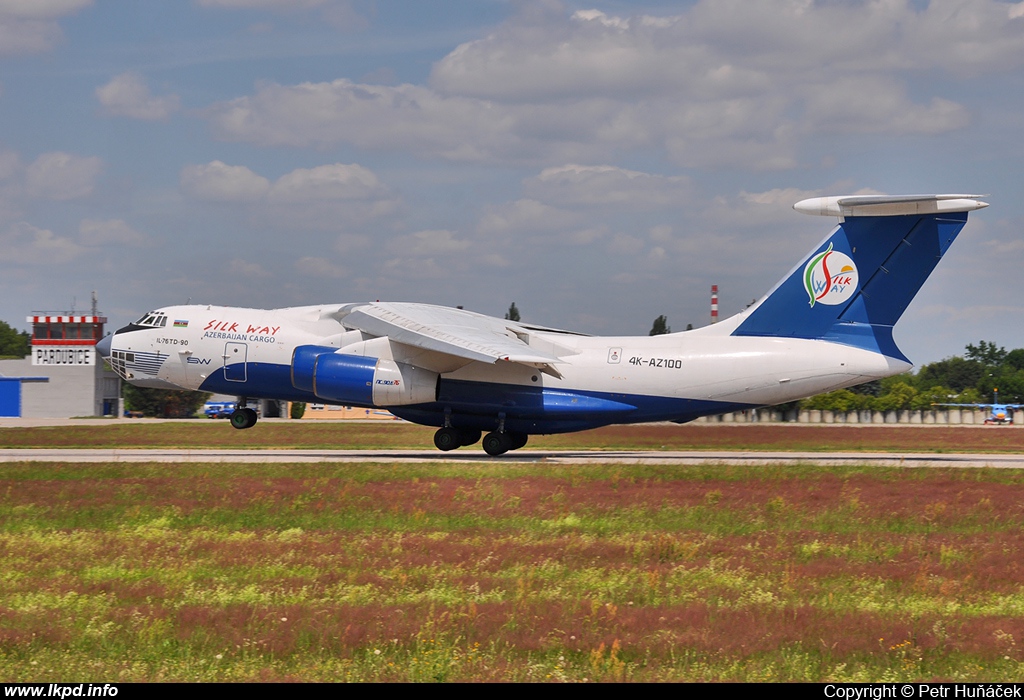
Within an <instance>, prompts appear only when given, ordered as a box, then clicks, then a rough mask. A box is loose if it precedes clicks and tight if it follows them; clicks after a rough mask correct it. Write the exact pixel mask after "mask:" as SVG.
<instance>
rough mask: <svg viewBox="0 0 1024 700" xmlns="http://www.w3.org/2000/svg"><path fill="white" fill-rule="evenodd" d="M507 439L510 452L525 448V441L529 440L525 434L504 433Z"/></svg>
mask: <svg viewBox="0 0 1024 700" xmlns="http://www.w3.org/2000/svg"><path fill="white" fill-rule="evenodd" d="M506 435H508V437H509V441H510V443H511V444H510V446H509V448H508V449H510V450H518V449H519V448H520V447H525V446H526V441H527V440H529V439H530V436H529V435H527V434H526V433H506Z"/></svg>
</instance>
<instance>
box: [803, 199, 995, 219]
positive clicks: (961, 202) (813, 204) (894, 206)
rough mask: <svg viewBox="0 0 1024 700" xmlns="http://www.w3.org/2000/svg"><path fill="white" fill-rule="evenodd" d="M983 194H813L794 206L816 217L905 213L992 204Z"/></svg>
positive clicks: (940, 210)
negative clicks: (833, 195)
mask: <svg viewBox="0 0 1024 700" xmlns="http://www.w3.org/2000/svg"><path fill="white" fill-rule="evenodd" d="M984 196H985V195H981V194H909V195H907V194H905V195H895V196H893V195H874V194H869V195H844V196H840V197H812V198H811V199H804V200H801V201H799V202H797V203H796V204H794V205H793V208H794V209H796V210H797V211H798V212H800V213H801V214H813V215H816V216H843V217H845V216H904V215H907V214H942V213H952V212H964V211H975V210H977V209H984V208H985V207H987V206H988V204H986V203H985V202H981V201H978V200H980V199H981V198H982V197H984Z"/></svg>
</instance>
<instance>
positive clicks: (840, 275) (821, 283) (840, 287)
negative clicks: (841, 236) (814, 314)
mask: <svg viewBox="0 0 1024 700" xmlns="http://www.w3.org/2000/svg"><path fill="white" fill-rule="evenodd" d="M858 280H859V275H858V274H857V265H856V264H855V263H854V262H853V259H852V258H851V257H850V256H849V255H847V254H846V253H840V252H839V251H838V250H832V244H831V243H829V244H828V250H826V251H825V252H823V253H818V254H817V255H815V256H814V257H812V258H811V259H810V261H809V262H808V263H807V266H806V267H805V268H804V289H806V290H807V296H808V297H810V304H811V308H813V307H814V305H815V304H816V303H821V304H827V305H829V306H835V305H836V304H841V303H843V302H844V301H846V300H847V299H849V298H850V297H851V296H853V293H854V292H855V291H856V290H857V281H858Z"/></svg>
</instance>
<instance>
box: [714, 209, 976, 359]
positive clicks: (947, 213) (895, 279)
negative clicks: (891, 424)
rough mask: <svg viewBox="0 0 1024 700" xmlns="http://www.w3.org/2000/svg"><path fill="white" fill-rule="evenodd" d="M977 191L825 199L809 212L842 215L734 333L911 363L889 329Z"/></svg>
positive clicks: (946, 244) (960, 224)
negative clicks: (834, 345) (817, 343)
mask: <svg viewBox="0 0 1024 700" xmlns="http://www.w3.org/2000/svg"><path fill="white" fill-rule="evenodd" d="M977 198H978V195H920V196H918V195H914V196H905V197H889V196H851V197H821V198H816V199H809V200H804V201H802V202H799V203H797V204H796V205H795V207H794V208H795V209H797V210H798V211H802V212H804V213H813V214H824V215H834V216H840V217H843V218H841V220H840V224H839V226H838V227H836V229H835V230H834V231H833V232H832V233H831V234H830V235H829V236H828V238H826V239H825V240H824V241H823V242H822V243H821V244H820V245H819V246H818V247H817V248H815V249H814V250H812V251H811V253H810V254H809V255H808V256H807V257H806V258H804V259H803V260H802V261H801V262H800V263H799V264H798V265H797V266H796V267H795V268H794V269H793V271H792V272H790V274H789V275H787V276H786V277H785V278H783V279H782V281H781V282H779V283H778V284H777V285H776V286H775V288H774V289H773V290H772V291H771V292H769V293H768V295H767V296H766V297H765V298H764V299H763V300H762V301H761V303H760V304H759V305H757V306H756V307H754V308H753V309H752V310H751V311H750V312H749V314H748V315H747V317H746V318H745V319H743V321H742V322H741V323H740V324H739V326H738V327H737V328H736V330H735V331H733V335H752V336H778V337H792V338H811V339H814V338H819V339H822V340H831V341H834V342H838V343H844V344H846V345H854V346H857V347H862V348H865V349H869V350H872V351H875V352H880V353H882V354H884V355H888V356H890V357H894V358H896V359H899V360H905V361H908V360H907V358H906V357H904V356H903V353H901V352H900V350H899V348H897V347H896V344H895V342H894V341H893V339H892V327H893V325H895V323H896V321H898V320H899V318H900V316H902V315H903V312H904V310H906V308H907V306H908V305H909V304H910V302H911V301H912V300H913V298H914V296H915V295H916V294H917V292H918V290H919V289H920V288H921V285H923V284H924V281H925V280H926V279H928V275H930V274H931V272H932V270H934V269H935V265H936V264H937V263H938V262H939V259H940V258H941V257H942V256H943V254H945V252H946V250H948V249H949V246H950V245H951V244H952V243H953V240H954V239H955V238H956V237H957V234H959V233H960V230H961V229H962V228H963V227H964V224H966V223H967V212H968V211H972V210H975V209H980V208H982V207H986V206H988V205H987V204H985V203H984V202H979V201H977Z"/></svg>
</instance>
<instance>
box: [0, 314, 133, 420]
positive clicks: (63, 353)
mask: <svg viewBox="0 0 1024 700" xmlns="http://www.w3.org/2000/svg"><path fill="white" fill-rule="evenodd" d="M26 321H27V322H28V323H29V324H31V326H32V339H31V346H30V354H29V356H28V357H26V358H24V359H20V360H0V416H5V417H24V418H67V417H73V416H103V415H112V416H116V415H119V397H120V395H121V380H120V379H119V378H118V376H117V375H116V374H115V373H114V372H112V371H111V370H110V369H109V368H108V367H106V363H105V362H104V361H103V358H102V357H100V356H99V353H98V352H96V343H97V342H99V341H100V339H102V338H103V329H104V326H105V324H106V322H107V319H106V317H105V316H101V315H99V314H98V313H97V312H96V299H95V296H94V297H93V310H92V313H91V314H89V315H81V314H76V313H75V312H73V311H70V312H69V311H63V312H58V311H34V312H32V315H30V316H28V317H27V318H26Z"/></svg>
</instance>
